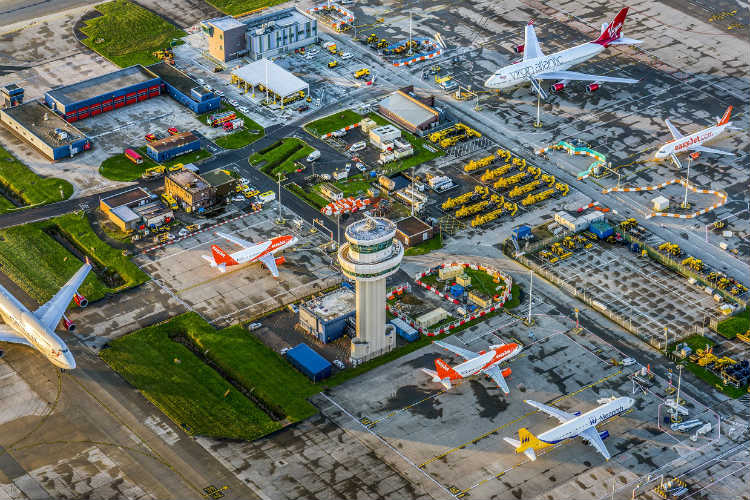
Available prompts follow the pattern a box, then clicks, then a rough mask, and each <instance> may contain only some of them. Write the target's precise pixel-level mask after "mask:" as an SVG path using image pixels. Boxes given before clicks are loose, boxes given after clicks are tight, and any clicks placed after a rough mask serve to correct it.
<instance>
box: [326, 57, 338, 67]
mask: <svg viewBox="0 0 750 500" xmlns="http://www.w3.org/2000/svg"><path fill="white" fill-rule="evenodd" d="M338 65H339V62H338V61H337V60H336V59H332V60H330V61H328V67H329V68H335V67H336V66H338Z"/></svg>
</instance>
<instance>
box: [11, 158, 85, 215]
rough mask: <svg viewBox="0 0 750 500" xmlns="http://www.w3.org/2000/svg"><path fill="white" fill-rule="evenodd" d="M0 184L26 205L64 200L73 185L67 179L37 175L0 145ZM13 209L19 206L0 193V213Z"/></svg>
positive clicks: (68, 195)
mask: <svg viewBox="0 0 750 500" xmlns="http://www.w3.org/2000/svg"><path fill="white" fill-rule="evenodd" d="M0 184H2V187H3V189H4V190H5V192H6V193H8V194H9V195H10V196H12V197H13V198H15V199H16V201H20V202H23V203H25V204H28V205H44V204H47V203H54V202H56V201H61V200H66V199H68V198H70V195H72V194H73V186H72V185H71V184H70V183H69V182H68V181H66V180H63V179H57V178H55V177H48V178H43V177H39V176H38V175H36V174H35V173H34V172H32V171H31V170H30V169H29V168H28V167H27V166H26V165H24V164H23V163H21V162H20V161H19V160H18V159H16V157H15V156H13V155H12V154H10V153H9V152H8V151H7V150H6V149H5V148H3V147H2V146H0ZM61 195H62V196H61ZM14 210H19V207H16V206H15V205H14V204H13V203H12V202H11V201H10V200H8V199H6V198H5V197H4V196H2V195H0V213H5V212H10V211H14Z"/></svg>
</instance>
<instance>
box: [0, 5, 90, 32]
mask: <svg viewBox="0 0 750 500" xmlns="http://www.w3.org/2000/svg"><path fill="white" fill-rule="evenodd" d="M98 3H100V2H99V1H97V0H93V1H92V0H28V1H26V0H2V1H0V9H2V10H0V19H2V20H3V26H9V25H11V24H13V23H18V22H21V21H28V20H31V19H38V18H40V17H43V16H48V15H50V14H55V13H57V12H62V11H64V10H69V9H72V8H75V7H81V6H83V5H96V4H98Z"/></svg>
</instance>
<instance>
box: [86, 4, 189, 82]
mask: <svg viewBox="0 0 750 500" xmlns="http://www.w3.org/2000/svg"><path fill="white" fill-rule="evenodd" d="M96 10H98V11H99V12H101V13H102V15H101V16H99V17H95V18H93V19H89V20H87V21H86V25H85V26H84V27H83V28H81V31H82V32H83V33H84V34H85V35H86V36H87V37H88V38H86V39H84V40H82V42H83V44H84V45H86V46H87V47H89V48H90V49H92V50H94V51H96V52H98V53H99V54H101V55H102V56H104V57H106V58H107V59H109V60H110V61H112V62H113V63H115V64H117V65H118V66H120V67H121V68H125V67H128V66H132V65H134V64H143V65H148V64H153V63H155V62H158V61H159V60H158V59H157V58H156V57H154V56H153V52H154V51H155V50H158V49H163V48H166V47H169V44H170V42H171V41H172V40H174V39H176V38H182V37H183V36H185V35H186V33H185V32H184V31H182V30H181V29H179V28H177V27H175V26H174V25H172V24H171V23H169V22H167V21H166V20H164V19H162V18H161V17H159V16H157V15H156V14H154V13H153V12H151V11H148V10H146V9H144V8H143V7H141V6H139V5H136V4H134V3H131V2H128V1H126V0H113V1H111V2H106V3H102V4H99V5H97V6H96Z"/></svg>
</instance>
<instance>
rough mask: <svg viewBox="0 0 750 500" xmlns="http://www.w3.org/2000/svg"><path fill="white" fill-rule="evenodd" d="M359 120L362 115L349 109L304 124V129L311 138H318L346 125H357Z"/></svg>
mask: <svg viewBox="0 0 750 500" xmlns="http://www.w3.org/2000/svg"><path fill="white" fill-rule="evenodd" d="M361 119H362V115H360V114H359V113H357V112H355V111H352V110H351V109H345V110H343V111H339V112H338V113H334V114H332V115H329V116H325V117H323V118H320V119H319V120H315V121H313V122H310V123H308V124H306V125H305V127H304V128H305V130H306V131H307V132H309V133H310V134H312V135H313V136H315V137H320V136H322V135H323V134H327V133H328V132H333V131H334V130H339V129H341V128H344V127H346V126H348V125H352V124H354V123H357V122H358V121H359V120H361Z"/></svg>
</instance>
